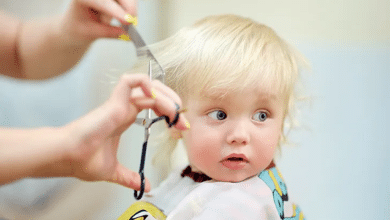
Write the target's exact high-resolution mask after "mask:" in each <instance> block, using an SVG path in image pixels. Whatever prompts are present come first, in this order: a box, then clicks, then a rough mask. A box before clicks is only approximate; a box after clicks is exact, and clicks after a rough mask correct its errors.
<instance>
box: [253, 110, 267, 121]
mask: <svg viewBox="0 0 390 220" xmlns="http://www.w3.org/2000/svg"><path fill="white" fill-rule="evenodd" d="M267 118H268V114H267V112H256V113H255V115H253V120H256V121H265V120H266V119H267Z"/></svg>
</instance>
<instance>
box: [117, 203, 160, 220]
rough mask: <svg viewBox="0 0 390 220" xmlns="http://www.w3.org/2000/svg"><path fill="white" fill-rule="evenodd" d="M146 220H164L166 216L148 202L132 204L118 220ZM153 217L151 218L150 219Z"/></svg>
mask: <svg viewBox="0 0 390 220" xmlns="http://www.w3.org/2000/svg"><path fill="white" fill-rule="evenodd" d="M145 217H150V218H147V219H148V220H149V219H150V220H152V219H153V218H154V219H156V220H165V219H166V218H167V216H166V215H165V214H164V213H163V212H162V211H161V210H160V209H159V208H157V207H156V206H154V205H153V204H151V203H148V202H142V201H137V202H135V203H134V204H132V205H131V206H130V207H129V208H128V209H127V210H126V211H125V212H124V213H123V214H122V215H121V216H120V217H119V218H118V220H144V219H145ZM151 217H153V218H151Z"/></svg>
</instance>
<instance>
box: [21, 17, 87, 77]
mask: <svg viewBox="0 0 390 220" xmlns="http://www.w3.org/2000/svg"><path fill="white" fill-rule="evenodd" d="M60 19H61V18H60V17H59V16H58V17H51V18H46V20H45V21H42V20H39V21H38V20H36V21H28V22H24V23H23V24H22V26H21V28H20V33H19V39H18V49H19V51H18V54H19V60H20V65H21V71H22V76H23V78H26V79H47V78H51V77H55V76H58V75H60V74H62V73H63V72H65V71H67V70H69V69H70V68H71V67H73V66H74V65H75V64H76V63H77V62H78V61H79V60H80V59H81V57H82V56H83V54H84V53H85V51H86V50H87V49H88V47H89V45H90V44H91V43H92V41H89V42H87V41H84V42H75V41H73V40H72V39H70V38H69V37H67V36H65V35H63V34H61V33H63V32H62V31H61V28H63V27H61V26H60V22H59V20H60Z"/></svg>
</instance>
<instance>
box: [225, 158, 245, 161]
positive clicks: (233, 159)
mask: <svg viewBox="0 0 390 220" xmlns="http://www.w3.org/2000/svg"><path fill="white" fill-rule="evenodd" d="M228 160H230V161H244V159H243V158H241V157H230V158H228Z"/></svg>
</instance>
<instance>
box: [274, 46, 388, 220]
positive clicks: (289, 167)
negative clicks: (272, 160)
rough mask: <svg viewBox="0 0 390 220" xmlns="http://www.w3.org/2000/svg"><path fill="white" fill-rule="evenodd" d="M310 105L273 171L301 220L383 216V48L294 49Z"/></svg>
mask: <svg viewBox="0 0 390 220" xmlns="http://www.w3.org/2000/svg"><path fill="white" fill-rule="evenodd" d="M299 49H300V50H301V51H302V52H303V53H304V54H305V55H306V56H307V58H308V59H309V60H310V62H311V63H312V67H313V73H312V74H311V75H304V79H305V82H306V85H307V88H306V90H307V93H306V94H310V96H311V98H312V103H311V107H305V108H304V110H303V112H302V113H301V114H300V116H299V120H300V121H301V123H302V125H303V126H302V127H303V129H300V130H298V131H296V132H292V135H291V139H292V141H293V142H295V143H296V144H297V146H296V147H285V148H284V150H283V155H282V157H281V159H280V168H281V170H282V171H283V172H282V173H283V174H284V177H285V179H286V181H287V186H288V187H289V188H290V189H291V192H292V197H293V198H294V199H296V200H297V201H298V202H299V204H300V205H301V206H302V207H303V208H304V209H303V211H304V213H305V214H306V216H307V218H308V219H320V220H326V219H334V220H342V219H362V220H363V219H387V218H388V217H389V214H390V164H389V161H390V148H389V147H388V145H389V142H390V135H389V129H388V126H389V124H390V115H389V112H390V93H389V88H388V87H389V85H390V76H389V74H390V62H389V61H390V45H387V46H386V45H384V46H377V45H351V46H345V45H341V44H334V45H328V46H326V47H324V46H321V45H300V48H299Z"/></svg>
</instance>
